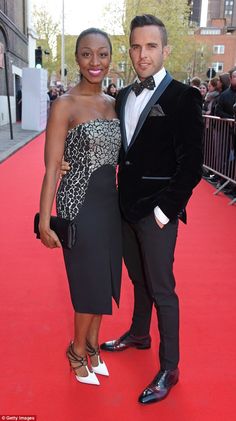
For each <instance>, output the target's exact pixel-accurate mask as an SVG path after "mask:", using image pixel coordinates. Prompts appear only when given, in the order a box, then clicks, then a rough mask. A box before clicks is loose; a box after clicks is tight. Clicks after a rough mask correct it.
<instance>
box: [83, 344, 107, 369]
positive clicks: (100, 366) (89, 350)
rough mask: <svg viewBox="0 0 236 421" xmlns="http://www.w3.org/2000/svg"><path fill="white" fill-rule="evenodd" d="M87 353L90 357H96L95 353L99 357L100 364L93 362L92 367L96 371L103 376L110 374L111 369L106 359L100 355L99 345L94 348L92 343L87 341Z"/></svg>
mask: <svg viewBox="0 0 236 421" xmlns="http://www.w3.org/2000/svg"><path fill="white" fill-rule="evenodd" d="M87 353H88V355H89V356H90V357H94V356H95V355H96V356H97V357H98V365H96V366H94V365H92V363H91V367H92V370H93V372H94V373H96V374H101V375H102V376H109V371H108V369H107V366H106V364H105V362H104V361H102V359H101V357H100V349H99V346H98V347H97V348H94V347H93V346H92V345H90V343H89V342H88V341H87Z"/></svg>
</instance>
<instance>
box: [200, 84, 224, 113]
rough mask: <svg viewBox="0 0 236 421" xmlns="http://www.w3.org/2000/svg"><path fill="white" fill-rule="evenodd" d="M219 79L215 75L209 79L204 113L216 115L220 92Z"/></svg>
mask: <svg viewBox="0 0 236 421" xmlns="http://www.w3.org/2000/svg"><path fill="white" fill-rule="evenodd" d="M218 81H219V78H218V77H214V78H212V79H210V80H209V83H208V92H207V94H206V97H205V101H204V107H203V114H206V115H214V113H215V106H216V103H217V99H218V96H219V94H220V93H219V91H218Z"/></svg>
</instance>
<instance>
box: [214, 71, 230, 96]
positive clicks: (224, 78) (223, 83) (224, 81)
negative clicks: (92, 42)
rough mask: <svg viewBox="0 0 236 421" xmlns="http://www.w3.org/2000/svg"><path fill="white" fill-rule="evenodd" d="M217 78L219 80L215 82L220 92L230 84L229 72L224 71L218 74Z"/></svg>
mask: <svg viewBox="0 0 236 421" xmlns="http://www.w3.org/2000/svg"><path fill="white" fill-rule="evenodd" d="M218 78H219V80H218V84H217V89H218V91H219V92H220V94H221V93H222V92H224V91H225V90H226V89H227V88H228V87H229V86H230V76H229V73H228V72H226V73H221V74H219V76H218Z"/></svg>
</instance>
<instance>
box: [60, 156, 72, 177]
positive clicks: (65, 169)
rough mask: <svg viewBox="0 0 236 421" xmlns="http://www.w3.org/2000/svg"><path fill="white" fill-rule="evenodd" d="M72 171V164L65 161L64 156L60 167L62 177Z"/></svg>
mask: <svg viewBox="0 0 236 421" xmlns="http://www.w3.org/2000/svg"><path fill="white" fill-rule="evenodd" d="M68 171H70V165H69V164H68V162H66V161H64V158H63V159H62V161H61V168H60V178H62V177H63V175H66V174H67V173H68Z"/></svg>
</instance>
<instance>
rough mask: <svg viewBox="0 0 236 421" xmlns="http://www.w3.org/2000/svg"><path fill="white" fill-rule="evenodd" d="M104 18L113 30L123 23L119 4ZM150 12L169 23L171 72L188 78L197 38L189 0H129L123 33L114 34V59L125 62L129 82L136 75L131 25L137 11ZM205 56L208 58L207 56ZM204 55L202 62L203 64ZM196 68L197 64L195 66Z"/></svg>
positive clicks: (124, 12) (125, 3)
mask: <svg viewBox="0 0 236 421" xmlns="http://www.w3.org/2000/svg"><path fill="white" fill-rule="evenodd" d="M106 13H107V15H106V17H105V19H104V21H105V22H107V23H106V28H105V29H107V30H108V31H109V32H111V28H117V27H119V21H118V19H119V17H120V15H121V13H120V9H119V6H118V5H117V10H112V12H111V10H110V11H109V17H108V11H106ZM143 13H150V14H153V15H155V16H157V17H159V18H160V19H161V20H162V21H163V22H164V23H165V25H166V28H167V32H168V36H169V41H168V43H169V45H170V47H171V54H170V56H169V58H168V59H167V61H166V67H167V68H168V70H169V71H170V72H171V74H172V75H173V76H174V77H176V78H177V79H179V80H184V79H187V77H188V69H189V63H190V62H191V63H192V62H193V60H194V57H195V56H196V54H195V49H196V43H195V41H194V38H193V34H191V32H192V33H193V30H191V28H190V27H189V16H190V9H189V5H188V1H187V0H175V1H173V0H149V1H148V2H147V1H146V0H125V2H124V8H123V18H122V34H121V35H113V36H112V40H113V45H114V55H113V63H115V65H116V66H117V64H119V63H123V68H124V69H125V70H124V72H123V78H124V81H125V83H126V84H127V83H129V82H131V81H132V80H133V78H134V71H133V69H132V65H131V62H130V59H129V54H128V49H129V32H130V29H129V25H130V22H131V20H132V18H133V17H134V16H135V15H140V14H143ZM203 59H204V58H203ZM203 59H202V66H203ZM118 68H119V66H118ZM195 68H196V66H195Z"/></svg>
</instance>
